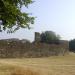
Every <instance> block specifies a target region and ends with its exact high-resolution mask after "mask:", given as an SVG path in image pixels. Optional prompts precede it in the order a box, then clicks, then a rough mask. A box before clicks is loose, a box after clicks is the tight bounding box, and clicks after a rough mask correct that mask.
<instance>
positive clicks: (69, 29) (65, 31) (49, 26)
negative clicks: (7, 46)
mask: <svg viewBox="0 0 75 75" xmlns="http://www.w3.org/2000/svg"><path fill="white" fill-rule="evenodd" d="M22 11H23V12H25V11H26V12H29V13H32V15H33V16H35V17H37V18H36V19H35V24H34V25H32V29H31V30H28V29H20V30H18V31H17V32H15V33H13V34H7V33H6V32H1V33H0V39H7V38H19V39H29V40H31V41H32V40H33V39H34V32H40V33H41V32H43V31H47V30H49V31H54V32H56V34H59V35H60V36H61V39H65V40H70V39H73V38H75V0H35V2H34V3H33V4H31V5H29V9H25V8H24V7H23V8H22Z"/></svg>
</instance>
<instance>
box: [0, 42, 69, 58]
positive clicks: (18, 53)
mask: <svg viewBox="0 0 75 75" xmlns="http://www.w3.org/2000/svg"><path fill="white" fill-rule="evenodd" d="M67 53H68V42H66V43H61V44H59V45H56V44H45V43H40V42H35V43H22V42H21V41H10V42H7V41H0V58H11V57H12V58H14V57H19V58H21V57H48V56H55V55H56V56H58V55H65V54H67Z"/></svg>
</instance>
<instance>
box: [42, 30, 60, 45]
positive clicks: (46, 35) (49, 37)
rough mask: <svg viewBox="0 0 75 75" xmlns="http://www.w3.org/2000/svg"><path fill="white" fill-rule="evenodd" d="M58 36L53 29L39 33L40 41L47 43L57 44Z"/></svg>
mask: <svg viewBox="0 0 75 75" xmlns="http://www.w3.org/2000/svg"><path fill="white" fill-rule="evenodd" d="M59 40H60V36H59V35H56V34H55V32H53V31H45V32H43V33H42V34H41V42H43V43H49V44H59Z"/></svg>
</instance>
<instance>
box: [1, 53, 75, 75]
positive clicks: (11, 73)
mask: <svg viewBox="0 0 75 75" xmlns="http://www.w3.org/2000/svg"><path fill="white" fill-rule="evenodd" d="M0 75H75V54H74V53H70V55H67V56H52V57H47V58H21V59H17V58H14V59H0Z"/></svg>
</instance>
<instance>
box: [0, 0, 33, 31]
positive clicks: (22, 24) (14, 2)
mask: <svg viewBox="0 0 75 75" xmlns="http://www.w3.org/2000/svg"><path fill="white" fill-rule="evenodd" d="M31 3H33V1H32V0H0V31H3V30H6V29H9V31H10V32H13V31H16V30H18V29H19V28H30V26H29V25H30V24H33V23H34V17H32V16H29V14H28V13H26V12H25V13H23V12H22V11H21V8H22V6H25V7H26V8H28V5H29V4H31Z"/></svg>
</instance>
